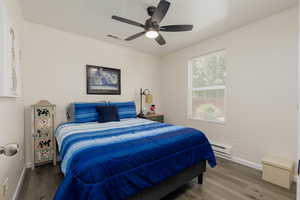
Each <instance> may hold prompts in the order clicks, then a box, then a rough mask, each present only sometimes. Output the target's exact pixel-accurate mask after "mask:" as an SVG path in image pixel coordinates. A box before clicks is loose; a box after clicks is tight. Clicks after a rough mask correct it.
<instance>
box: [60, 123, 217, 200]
mask: <svg viewBox="0 0 300 200" xmlns="http://www.w3.org/2000/svg"><path fill="white" fill-rule="evenodd" d="M55 136H56V139H57V143H58V149H59V155H60V159H61V161H62V162H61V170H62V172H63V173H64V175H65V178H64V180H63V182H62V183H61V185H60V186H59V188H58V190H57V192H56V195H55V199H56V200H58V199H60V200H66V199H72V200H76V199H78V200H79V199H80V200H81V199H84V200H88V199H91V200H94V199H97V200H98V199H99V200H108V199H109V200H119V199H127V198H128V197H129V196H132V195H134V194H136V193H138V192H140V191H141V190H143V189H146V188H149V187H152V186H154V185H156V184H158V183H159V182H161V181H163V180H165V179H166V178H168V177H170V176H174V175H176V174H177V173H179V172H180V171H182V170H184V169H186V168H188V167H191V166H193V165H195V164H197V163H199V162H200V161H203V160H207V161H208V163H209V164H210V166H211V167H214V166H215V165H216V160H215V156H214V153H213V151H212V148H211V145H210V143H209V141H208V139H207V137H206V136H205V135H204V133H202V132H201V131H199V130H196V129H192V128H188V127H183V126H175V125H171V124H165V123H158V122H153V121H149V120H146V119H139V118H129V119H122V120H121V121H120V122H108V123H97V122H89V123H64V124H61V125H60V126H59V127H58V128H57V129H56V132H55Z"/></svg>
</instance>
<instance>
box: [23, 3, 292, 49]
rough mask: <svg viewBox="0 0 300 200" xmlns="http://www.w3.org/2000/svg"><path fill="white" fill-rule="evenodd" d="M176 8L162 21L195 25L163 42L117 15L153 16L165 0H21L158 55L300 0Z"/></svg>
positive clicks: (84, 30)
mask: <svg viewBox="0 0 300 200" xmlns="http://www.w3.org/2000/svg"><path fill="white" fill-rule="evenodd" d="M169 1H170V2H171V7H170V9H169V12H168V14H167V16H166V18H165V19H164V20H163V21H162V23H161V25H171V24H193V25H194V30H193V31H192V32H185V33H165V32H164V33H162V34H163V36H164V37H165V39H166V41H167V44H166V45H165V46H159V45H158V44H157V43H156V42H155V41H152V40H150V39H148V38H146V37H144V36H142V37H140V38H138V39H136V40H134V41H131V42H126V41H121V40H115V39H112V38H108V37H107V34H113V35H116V36H119V37H121V38H126V37H128V36H130V35H133V34H135V33H137V32H140V31H142V29H141V28H139V27H135V26H131V25H127V24H123V23H120V22H117V21H113V20H111V15H119V16H122V17H126V18H129V19H132V20H135V21H138V22H141V23H144V22H145V20H146V19H147V18H148V15H147V12H146V8H147V7H148V6H150V5H157V4H158V2H159V0H20V2H21V6H22V10H23V14H24V17H25V19H27V20H29V21H32V22H36V23H40V24H44V25H48V26H51V27H54V28H57V29H61V30H64V31H68V32H74V33H78V34H81V35H85V36H88V37H92V38H95V39H98V40H104V41H107V42H110V43H114V44H118V45H122V46H127V47H131V48H134V49H136V50H140V51H144V52H147V53H151V54H153V55H165V54H168V53H170V52H172V51H175V50H178V49H182V48H184V47H187V46H189V45H191V44H195V43H197V42H199V41H201V40H204V39H206V38H209V37H212V36H215V35H217V34H220V33H223V32H226V31H229V30H232V29H234V28H236V27H239V26H241V25H245V24H248V23H250V22H252V21H255V20H258V19H260V18H263V17H266V16H269V15H272V14H273V13H277V12H280V11H282V10H284V9H286V8H289V7H292V6H295V5H297V3H298V0H169Z"/></svg>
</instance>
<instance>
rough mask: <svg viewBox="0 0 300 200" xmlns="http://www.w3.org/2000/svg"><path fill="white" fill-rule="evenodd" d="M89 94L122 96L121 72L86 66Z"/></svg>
mask: <svg viewBox="0 0 300 200" xmlns="http://www.w3.org/2000/svg"><path fill="white" fill-rule="evenodd" d="M86 84H87V94H99V95H102V94H106V95H120V94H121V70H120V69H113V68H108V67H99V66H93V65H86Z"/></svg>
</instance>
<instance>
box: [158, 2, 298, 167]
mask: <svg viewBox="0 0 300 200" xmlns="http://www.w3.org/2000/svg"><path fill="white" fill-rule="evenodd" d="M223 48H226V50H227V56H226V59H227V72H228V76H227V81H226V82H227V83H226V85H227V90H226V123H225V124H224V125H221V124H215V123H207V122H202V121H194V120H188V119H187V87H188V80H187V77H188V74H187V72H188V60H189V59H190V58H192V57H195V56H199V55H202V54H206V53H208V52H212V51H215V50H220V49H223ZM297 61H298V9H297V8H292V9H289V10H286V11H284V12H282V13H279V14H276V15H274V16H271V17H269V18H266V19H263V20H261V21H257V22H255V23H252V24H250V25H247V26H244V27H241V28H239V29H236V30H234V31H232V32H229V33H225V34H223V35H220V36H218V37H215V38H212V39H209V40H206V41H204V42H201V43H199V44H197V45H194V46H192V47H189V48H186V49H184V50H181V51H178V52H175V53H172V54H170V55H168V56H166V57H164V58H163V60H162V64H161V67H162V76H161V80H162V100H163V108H164V113H165V114H166V119H167V122H170V123H175V124H183V125H187V126H192V127H195V128H197V129H200V130H203V131H204V132H205V133H206V135H207V136H208V137H209V138H210V140H211V141H215V142H219V143H225V144H231V145H233V151H234V156H235V157H236V158H241V159H243V160H247V161H250V162H253V163H255V164H257V165H256V166H259V164H260V161H261V158H262V157H263V156H264V155H265V154H274V155H278V156H283V157H286V158H290V159H293V160H295V159H296V151H297V150H296V147H297V143H296V142H297V132H296V127H297V121H296V119H297V118H296V117H297V113H296V109H297Z"/></svg>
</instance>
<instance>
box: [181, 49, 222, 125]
mask: <svg viewBox="0 0 300 200" xmlns="http://www.w3.org/2000/svg"><path fill="white" fill-rule="evenodd" d="M222 51H225V56H226V55H227V49H225V48H222V49H218V50H215V51H210V52H207V53H204V54H200V55H198V56H194V57H191V58H189V59H188V88H187V89H188V91H187V104H188V105H187V116H188V119H189V120H194V121H202V122H208V123H214V124H221V125H225V124H226V121H227V115H226V114H227V112H226V110H227V109H226V108H227V104H226V99H227V98H226V96H227V77H228V73H227V66H228V65H227V57H225V65H226V77H225V85H224V86H209V87H203V88H197V89H196V90H194V88H193V79H192V68H193V65H192V62H193V60H194V59H196V58H199V57H205V56H208V55H210V54H214V53H218V52H222ZM209 89H212V90H214V89H224V121H219V120H208V119H202V118H197V117H193V114H192V113H193V110H192V104H193V102H192V101H193V94H192V93H193V91H207V90H209Z"/></svg>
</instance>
